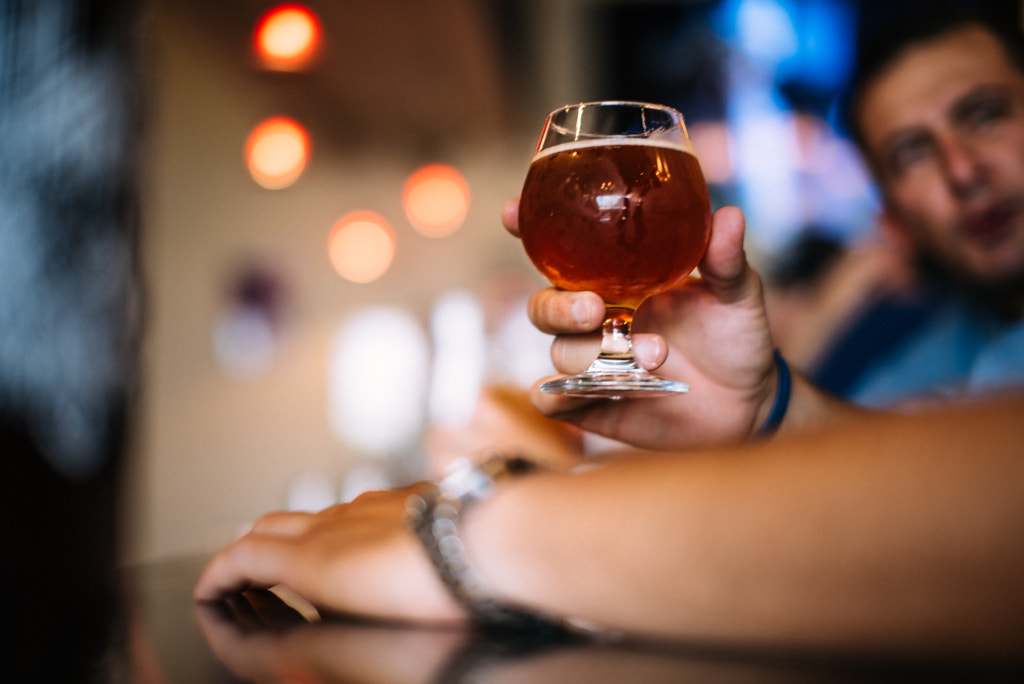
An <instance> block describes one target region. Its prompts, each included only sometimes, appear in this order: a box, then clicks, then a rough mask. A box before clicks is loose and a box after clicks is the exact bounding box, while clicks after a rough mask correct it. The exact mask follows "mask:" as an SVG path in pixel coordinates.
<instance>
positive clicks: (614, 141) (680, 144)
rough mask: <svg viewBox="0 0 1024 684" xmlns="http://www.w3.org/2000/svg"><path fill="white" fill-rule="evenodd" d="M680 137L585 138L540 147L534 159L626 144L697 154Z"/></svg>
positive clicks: (685, 139)
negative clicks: (676, 138) (566, 152)
mask: <svg viewBox="0 0 1024 684" xmlns="http://www.w3.org/2000/svg"><path fill="white" fill-rule="evenodd" d="M679 138H680V139H678V140H671V139H667V138H647V137H641V136H635V135H623V136H607V137H601V138H583V139H580V140H573V141H571V142H565V143H559V144H557V145H552V146H551V147H545V148H542V149H539V150H537V152H536V153H535V154H534V155H533V158H534V160H537V159H540V158H542V157H546V156H548V155H551V154H556V153H558V152H564V151H566V150H579V149H584V148H590V147H622V146H625V145H634V146H638V147H661V148H665V149H670V150H678V151H680V152H686V153H688V154H693V155H695V152H694V150H693V146H692V145H691V144H690V140H689V138H688V137H686V134H685V133H683V134H681V135H680V136H679Z"/></svg>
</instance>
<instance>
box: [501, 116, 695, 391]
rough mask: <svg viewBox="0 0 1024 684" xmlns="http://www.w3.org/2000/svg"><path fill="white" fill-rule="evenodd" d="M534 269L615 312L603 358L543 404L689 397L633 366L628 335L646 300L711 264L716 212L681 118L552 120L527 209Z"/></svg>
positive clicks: (609, 316) (523, 208) (522, 218)
mask: <svg viewBox="0 0 1024 684" xmlns="http://www.w3.org/2000/svg"><path fill="white" fill-rule="evenodd" d="M519 232H520V236H521V237H522V242H523V247H524V248H525V249H526V253H527V255H528V256H529V257H530V260H531V261H532V262H533V264H534V265H535V266H536V267H537V269H538V270H539V271H540V272H541V273H543V274H544V275H545V276H546V277H547V278H548V280H550V281H551V283H552V284H553V285H555V286H556V287H559V288H562V289H565V290H574V291H584V290H589V291H593V292H596V293H597V294H599V295H600V296H601V298H602V299H603V300H604V302H605V306H606V314H605V320H604V324H603V329H602V340H601V353H600V355H599V356H598V357H597V359H595V360H594V362H593V364H591V366H590V368H588V369H587V370H586V371H585V372H584V373H582V374H579V375H571V376H566V377H561V378H558V379H555V380H551V381H549V382H546V383H544V384H542V385H541V390H542V391H544V392H551V393H558V394H570V395H575V396H592V397H609V398H622V397H640V396H645V397H655V396H670V395H673V394H678V393H683V392H687V391H689V386H688V385H687V384H686V383H684V382H679V381H676V380H669V379H666V378H661V377H658V376H656V375H654V374H652V373H649V372H647V371H646V370H644V369H643V368H642V367H641V366H640V365H639V364H638V363H637V362H636V359H635V358H634V357H633V349H632V344H631V342H630V325H631V323H632V321H633V314H634V312H635V311H636V308H637V307H638V306H640V304H641V303H642V302H643V301H644V300H645V299H647V298H648V297H650V296H652V295H654V294H657V293H659V292H663V291H665V290H667V289H669V288H671V287H673V286H674V285H676V284H678V283H680V282H682V281H683V280H684V279H686V278H687V277H688V276H689V274H690V273H691V272H692V271H693V269H694V268H695V267H696V266H697V263H698V262H699V261H700V260H701V257H702V256H703V255H704V251H705V249H706V248H707V243H708V239H709V236H710V233H711V204H710V201H709V199H708V190H707V184H706V183H705V181H704V176H703V174H702V173H701V169H700V164H699V162H698V161H697V157H696V154H695V153H694V150H693V145H692V144H691V142H690V138H689V135H688V134H687V132H686V127H685V124H684V122H683V117H682V115H681V114H680V113H679V112H677V111H675V110H674V109H671V108H669V107H665V106H661V105H655V104H647V103H640V102H586V103H581V104H575V105H570V106H566V107H563V108H561V109H559V110H556V111H554V112H552V113H551V114H549V115H548V117H547V119H546V120H545V122H544V127H543V129H542V131H541V135H540V140H539V142H538V143H537V149H536V152H535V153H534V157H533V161H532V162H531V163H530V168H529V170H528V171H527V174H526V181H525V183H524V185H523V191H522V196H521V198H520V203H519Z"/></svg>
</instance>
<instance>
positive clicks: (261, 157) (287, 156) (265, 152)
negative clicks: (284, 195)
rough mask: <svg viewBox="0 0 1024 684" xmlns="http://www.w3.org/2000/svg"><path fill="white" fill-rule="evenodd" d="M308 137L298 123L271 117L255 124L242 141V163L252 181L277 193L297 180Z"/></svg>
mask: <svg viewBox="0 0 1024 684" xmlns="http://www.w3.org/2000/svg"><path fill="white" fill-rule="evenodd" d="M309 150H310V143H309V134H307V133H306V129H305V128H303V127H302V126H301V125H300V124H298V123H297V122H295V121H293V120H292V119H289V118H287V117H283V116H275V117H272V118H270V119H267V120H265V121H263V122H262V123H260V124H259V125H257V126H256V127H255V128H254V129H253V130H252V132H251V133H249V138H248V139H247V140H246V142H245V161H246V164H248V166H249V173H251V174H252V177H253V179H254V180H255V181H256V182H257V183H259V184H260V185H262V186H263V187H265V188H268V189H270V190H278V189H280V188H284V187H287V186H289V185H291V184H292V183H294V182H295V181H296V180H298V178H299V176H301V175H302V171H303V169H305V168H306V162H307V161H308V160H309Z"/></svg>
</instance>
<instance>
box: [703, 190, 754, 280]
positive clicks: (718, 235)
mask: <svg viewBox="0 0 1024 684" xmlns="http://www.w3.org/2000/svg"><path fill="white" fill-rule="evenodd" d="M745 230H746V218H745V217H744V216H743V212H742V211H740V210H739V209H738V208H737V207H722V208H721V209H719V210H718V211H716V212H715V213H714V216H712V217H711V239H710V241H709V242H708V248H707V251H706V252H705V253H704V258H703V259H701V262H700V265H699V269H700V275H701V278H702V279H703V280H704V281H705V283H706V284H707V285H708V287H710V288H711V289H712V290H714V291H715V292H716V293H717V294H718V295H719V297H721V298H723V299H726V300H732V299H737V298H739V297H741V296H742V295H743V293H744V292H745V291H746V289H747V287H748V286H749V285H750V279H751V278H754V279H755V280H756V277H757V275H756V273H754V271H753V269H751V268H749V267H748V265H747V254H746V252H745V251H744V249H743V236H744V232H745Z"/></svg>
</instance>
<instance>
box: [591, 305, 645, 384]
mask: <svg viewBox="0 0 1024 684" xmlns="http://www.w3.org/2000/svg"><path fill="white" fill-rule="evenodd" d="M632 322H633V309H627V308H625V307H609V308H608V309H607V310H606V312H605V319H604V323H603V324H602V326H601V354H600V355H599V356H598V357H597V361H595V363H598V364H601V365H605V366H607V365H614V366H617V367H619V368H620V369H621V368H622V367H623V366H634V365H636V361H635V360H634V358H633V342H632V340H631V339H630V336H629V328H630V324H631V323H632Z"/></svg>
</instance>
